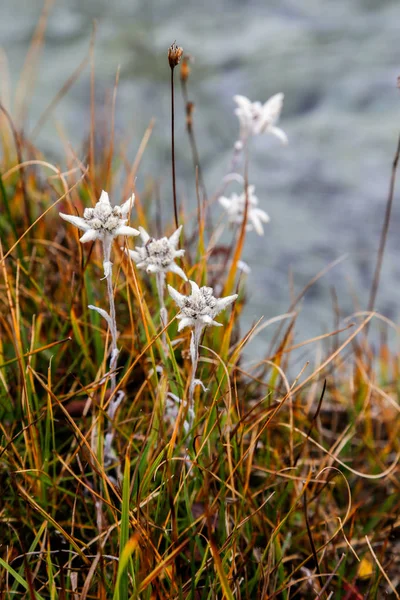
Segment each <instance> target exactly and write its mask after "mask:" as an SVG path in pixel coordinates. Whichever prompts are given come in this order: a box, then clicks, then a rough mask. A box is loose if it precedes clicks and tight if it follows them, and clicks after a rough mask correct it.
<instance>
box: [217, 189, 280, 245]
mask: <svg viewBox="0 0 400 600" xmlns="http://www.w3.org/2000/svg"><path fill="white" fill-rule="evenodd" d="M254 190H255V187H254V185H249V186H248V188H247V193H248V197H249V198H248V205H247V225H246V229H247V230H248V231H252V230H253V229H254V230H255V231H256V232H257V233H258V235H263V234H264V227H263V223H268V222H269V220H270V218H269V216H268V215H267V213H266V212H264V211H263V210H261V208H257V206H258V198H257V196H256V195H255V194H254ZM218 201H219V203H220V204H221V206H223V207H224V209H225V210H226V212H227V213H228V219H229V222H230V223H237V224H239V225H240V224H241V223H243V218H244V211H245V208H246V194H245V193H244V192H243V194H240V195H238V194H235V193H234V194H231V196H230V198H226V197H225V196H220V198H218Z"/></svg>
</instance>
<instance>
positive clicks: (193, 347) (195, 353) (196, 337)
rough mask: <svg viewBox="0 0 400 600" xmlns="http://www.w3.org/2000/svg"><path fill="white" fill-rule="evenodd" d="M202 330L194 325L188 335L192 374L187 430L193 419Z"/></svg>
mask: <svg viewBox="0 0 400 600" xmlns="http://www.w3.org/2000/svg"><path fill="white" fill-rule="evenodd" d="M202 332H203V326H202V325H196V326H195V328H194V329H193V330H192V335H191V337H190V358H191V361H192V374H191V377H190V384H189V408H188V417H187V420H188V423H189V430H190V429H192V427H193V421H194V390H195V387H196V385H197V383H198V380H197V379H196V372H197V365H198V363H199V345H200V339H201V334H202Z"/></svg>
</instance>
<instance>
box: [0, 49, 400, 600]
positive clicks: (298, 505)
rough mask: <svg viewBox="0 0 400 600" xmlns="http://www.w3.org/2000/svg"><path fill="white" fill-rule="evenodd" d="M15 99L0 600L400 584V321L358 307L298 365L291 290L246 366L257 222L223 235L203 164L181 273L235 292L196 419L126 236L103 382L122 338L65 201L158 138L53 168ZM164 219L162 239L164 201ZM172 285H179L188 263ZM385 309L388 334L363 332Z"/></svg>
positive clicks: (127, 172)
mask: <svg viewBox="0 0 400 600" xmlns="http://www.w3.org/2000/svg"><path fill="white" fill-rule="evenodd" d="M39 41H40V40H39ZM35 43H36V44H37V43H38V40H36V42H35ZM166 68H168V67H166ZM185 91H186V92H187V90H185ZM94 110H95V107H94V106H93V111H94ZM11 112H12V111H11V109H10V110H7V109H6V107H5V106H3V105H2V106H1V115H0V124H1V136H2V146H3V151H2V159H1V178H0V209H1V212H0V231H1V256H0V278H1V279H0V333H1V337H0V489H1V500H0V549H1V551H0V557H1V558H0V598H4V599H5V598H7V599H8V598H16V597H17V598H19V597H21V598H32V599H33V598H36V599H38V600H40V599H41V598H60V599H64V598H68V599H69V598H71V599H73V600H77V599H78V598H79V599H82V600H83V599H85V598H115V599H120V600H124V599H125V598H140V599H143V600H145V599H151V598H154V599H155V598H160V599H164V598H165V599H167V598H176V599H180V598H182V599H183V598H185V599H186V598H187V599H189V598H193V599H196V600H197V599H198V600H200V599H204V600H206V599H217V598H227V599H232V598H235V599H242V600H244V599H246V600H247V599H248V600H253V599H256V598H260V599H267V598H268V599H272V598H282V599H285V600H288V599H294V598H298V599H300V598H313V599H317V598H320V599H326V598H332V599H333V598H334V599H343V598H346V599H348V600H361V599H363V598H365V599H367V598H368V599H380V598H383V597H387V596H391V597H397V598H398V597H399V592H398V591H396V587H397V589H399V585H400V576H399V573H400V545H399V531H400V529H399V526H400V521H399V511H400V495H399V487H400V484H399V467H398V461H399V457H400V455H399V452H400V448H399V429H400V420H399V384H398V381H399V359H398V356H397V355H396V354H394V353H393V352H392V351H389V349H388V346H387V345H386V343H385V339H386V334H385V332H386V331H388V330H394V331H395V333H396V335H397V331H398V329H397V327H396V326H395V325H394V324H391V323H390V322H388V321H387V320H384V319H383V318H381V317H379V316H376V315H373V314H372V313H371V312H364V313H359V314H357V315H355V316H354V317H353V318H352V319H351V323H346V324H345V325H343V324H342V329H343V328H344V331H341V332H340V333H327V335H326V336H325V338H324V339H322V340H311V341H307V340H304V342H308V345H307V346H306V348H307V350H308V353H307V356H308V357H309V360H308V361H307V362H306V361H303V363H302V362H301V356H300V357H299V352H298V345H296V346H295V345H294V341H293V337H294V331H295V325H296V310H297V308H298V307H297V304H296V303H295V302H294V303H293V304H292V306H291V307H290V310H289V314H287V315H286V316H285V317H282V318H281V319H280V320H279V321H278V322H276V323H270V324H269V326H270V327H272V328H274V329H273V331H274V336H272V337H273V341H272V343H271V344H270V347H269V348H266V349H265V355H264V356H260V357H259V360H258V361H257V363H253V364H252V365H251V366H248V364H246V363H245V361H243V359H242V351H243V348H244V347H245V345H246V343H247V342H248V340H249V338H251V336H253V335H255V334H256V333H257V329H258V328H259V327H260V326H262V322H261V324H256V325H255V326H254V328H253V329H252V330H251V331H249V332H240V327H239V316H240V312H241V310H242V307H243V304H244V302H245V289H246V285H245V276H244V275H243V273H242V272H241V271H240V269H239V268H238V267H239V264H240V263H239V260H240V257H241V251H242V247H243V244H244V242H245V228H244V226H242V227H238V229H237V231H236V235H235V237H234V241H233V242H232V245H231V246H230V247H228V246H221V245H218V244H216V245H215V244H213V242H212V235H211V234H212V231H210V230H209V229H207V218H206V215H205V206H206V204H207V203H206V202H205V201H204V200H205V198H204V197H203V188H202V174H201V173H197V180H198V185H197V188H198V189H197V192H198V195H199V197H200V198H199V211H198V213H197V214H195V215H194V216H193V215H184V214H182V213H179V215H178V220H179V223H182V224H184V237H183V239H182V247H184V248H185V249H186V254H185V258H184V260H183V263H182V266H183V267H184V269H185V271H186V272H187V273H188V276H189V278H190V279H192V280H195V281H196V282H197V283H198V284H203V285H204V284H207V285H210V286H213V287H215V288H219V290H220V295H224V296H225V295H229V294H234V293H239V298H238V300H237V302H236V303H235V304H234V306H233V307H230V308H229V309H228V310H227V311H225V312H224V313H221V315H219V317H218V320H219V321H220V322H222V323H223V327H220V328H217V327H212V328H211V327H210V328H207V330H206V332H205V335H204V337H203V339H202V346H201V349H200V363H199V369H198V376H199V377H200V378H201V380H202V381H203V382H204V383H205V384H206V386H207V388H208V391H206V392H204V391H203V390H202V389H201V387H197V388H196V393H195V420H194V426H193V430H192V431H191V432H189V433H187V432H185V429H184V422H185V418H186V414H185V413H186V410H187V407H186V406H185V404H183V403H182V404H181V406H180V410H179V413H178V414H177V415H173V417H172V418H170V419H168V418H167V416H166V415H168V411H167V410H166V409H167V403H168V392H172V393H173V394H175V395H176V396H179V397H180V398H187V395H188V391H189V390H188V386H189V381H190V373H191V362H190V356H189V352H188V351H189V338H190V331H189V330H186V329H184V330H183V331H182V332H181V333H179V334H177V324H178V323H177V321H176V320H175V318H174V317H175V316H176V313H177V307H176V305H175V304H174V302H173V301H172V300H171V298H167V299H166V304H167V310H168V314H169V319H170V322H169V324H168V326H167V327H166V330H165V334H166V341H165V342H164V341H163V335H162V331H161V327H160V320H159V319H160V315H159V313H160V306H159V303H158V299H157V290H156V284H155V280H154V278H152V277H150V276H149V275H147V274H143V272H141V271H138V270H137V269H136V268H135V267H134V266H133V265H132V263H131V262H130V261H129V260H127V258H126V257H125V256H124V255H123V252H122V251H120V249H119V245H118V244H117V243H115V244H114V247H113V257H114V258H113V260H114V269H113V282H114V296H115V303H116V312H117V324H118V330H119V338H118V346H119V348H120V350H121V353H120V356H119V360H118V372H117V389H116V390H115V391H114V392H112V393H111V394H110V377H109V375H108V356H107V352H106V351H105V349H106V348H108V347H109V343H110V339H109V338H110V334H109V332H108V331H107V328H106V323H105V321H104V320H103V319H101V317H100V315H99V314H98V313H96V312H94V311H91V310H89V309H88V305H89V304H92V305H96V306H100V307H104V308H105V309H107V296H106V285H105V282H104V281H102V280H101V277H102V276H103V270H102V257H101V247H100V244H99V242H94V243H90V244H85V245H82V244H80V243H79V241H78V232H77V230H76V229H74V228H73V227H72V226H71V225H69V224H67V223H65V222H63V221H61V219H60V218H59V216H58V212H59V211H61V212H63V213H69V214H73V215H74V214H79V215H82V213H83V210H84V208H86V207H88V206H94V204H95V203H96V202H97V200H98V198H99V195H100V192H101V190H102V189H103V188H104V189H107V190H108V191H109V192H110V194H111V196H112V195H113V194H112V192H113V190H114V189H116V182H117V181H121V179H122V180H123V186H122V188H123V193H122V196H121V198H120V199H118V202H117V203H119V201H120V200H125V199H126V198H127V197H128V195H129V193H131V191H132V189H133V182H134V180H135V177H136V172H137V166H138V164H139V162H140V157H141V153H142V152H143V151H144V146H145V141H146V140H144V142H143V144H142V145H141V148H140V151H139V154H138V156H137V157H136V159H135V161H134V163H133V166H132V165H130V164H128V163H127V160H126V158H125V156H124V153H123V150H122V149H119V148H115V147H114V143H113V141H112V139H111V138H108V140H106V141H105V142H104V144H103V146H100V150H99V147H98V146H97V144H96V145H95V144H94V143H93V140H94V131H93V130H92V136H91V139H90V140H89V143H88V153H87V156H85V158H84V160H83V161H82V162H80V161H79V160H78V158H77V156H75V155H74V153H73V152H70V151H69V152H68V154H67V156H66V164H67V168H66V169H65V170H64V172H61V171H60V169H59V168H58V167H57V166H54V165H52V164H50V163H48V162H47V161H46V157H43V156H42V155H41V154H40V152H39V151H38V150H37V149H36V148H35V146H34V145H33V144H32V143H31V142H30V140H29V139H26V137H24V135H23V132H22V129H21V127H20V124H19V120H18V114H16V115H12V114H11ZM188 114H190V110H189V111H188ZM179 118H181V116H179ZM188 133H189V135H190V136H191V137H190V139H191V143H192V149H193V152H194V160H195V162H197V157H196V147H195V139H194V138H193V132H192V130H191V129H190V127H189V131H188ZM193 181H194V182H195V181H196V174H195V173H194V174H193ZM139 188H140V186H139ZM195 188H196V185H195V183H194V184H193V189H194V190H195ZM134 191H135V194H136V203H135V208H134V210H133V212H132V217H131V224H132V226H134V227H137V226H138V225H139V224H140V225H142V226H143V227H145V228H146V229H147V230H148V231H150V232H152V233H153V234H154V235H155V234H156V223H155V221H154V219H152V218H151V214H154V212H153V211H152V208H151V206H152V202H155V201H156V200H155V199H156V196H157V194H156V193H153V192H152V190H148V191H146V192H145V194H144V195H143V196H142V195H141V193H140V189H134ZM116 201H117V199H116V198H114V202H116ZM166 212H168V214H170V215H171V224H170V226H169V227H168V228H167V230H166V231H165V232H163V233H164V234H171V233H172V231H173V230H174V224H173V214H174V212H173V204H172V201H171V202H170V203H169V206H168V208H167V209H166ZM271 226H273V225H271ZM185 231H187V232H192V231H193V234H191V235H190V237H188V233H186V237H185ZM120 241H121V242H123V238H121V240H120ZM246 243H251V237H250V235H249V236H248V237H247V241H246ZM129 244H130V247H133V244H132V242H129ZM167 281H168V283H170V284H171V285H173V287H175V288H176V289H179V290H180V291H181V292H182V293H189V289H188V288H189V286H188V285H187V284H184V283H183V282H182V280H180V279H179V278H178V277H177V276H176V275H173V274H168V276H167ZM367 295H368V291H367ZM299 299H300V298H299ZM338 321H339V317H338ZM375 322H377V323H379V324H380V328H381V331H382V342H381V344H380V346H379V347H378V348H377V347H376V346H375V347H374V348H373V347H372V346H371V345H370V344H369V342H368V328H369V326H370V325H371V327H372V326H373V324H374V323H375ZM349 325H351V326H349ZM338 329H339V323H338ZM301 347H302V346H301ZM105 374H106V376H105ZM119 391H123V392H124V393H125V397H124V400H123V402H122V404H121V406H120V408H119V409H118V411H117V414H116V415H115V417H114V418H113V419H112V423H111V424H110V423H109V412H108V411H107V409H108V407H109V405H110V402H111V401H112V400H113V397H115V395H116V394H117V393H118V392H119ZM109 427H112V429H113V431H114V433H115V444H114V449H115V457H114V459H113V460H112V461H111V462H110V461H105V460H104V434H105V432H106V431H107V428H109Z"/></svg>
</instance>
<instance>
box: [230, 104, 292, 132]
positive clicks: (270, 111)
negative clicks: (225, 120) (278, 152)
mask: <svg viewBox="0 0 400 600" xmlns="http://www.w3.org/2000/svg"><path fill="white" fill-rule="evenodd" d="M233 99H234V101H235V102H236V104H237V105H238V107H237V108H236V109H235V114H236V115H237V116H238V118H239V121H240V128H241V137H242V138H244V139H246V138H248V137H249V136H251V135H259V134H260V133H272V134H273V135H275V136H276V137H277V138H279V139H280V140H281V142H282V143H284V144H287V142H288V139H287V135H286V133H285V132H284V131H282V129H279V127H275V125H276V123H277V121H278V119H279V116H280V114H281V110H282V104H283V94H282V93H281V94H275V96H272V97H271V98H270V99H269V100H267V101H266V103H265V104H261V102H251V100H249V99H248V98H246V97H245V96H234V97H233Z"/></svg>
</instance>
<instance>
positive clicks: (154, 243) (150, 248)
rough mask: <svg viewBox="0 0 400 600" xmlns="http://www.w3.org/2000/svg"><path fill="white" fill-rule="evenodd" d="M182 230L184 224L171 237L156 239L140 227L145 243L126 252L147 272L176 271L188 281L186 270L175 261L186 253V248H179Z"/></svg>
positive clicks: (139, 267)
mask: <svg viewBox="0 0 400 600" xmlns="http://www.w3.org/2000/svg"><path fill="white" fill-rule="evenodd" d="M181 231H182V225H181V226H180V227H178V229H177V230H176V231H174V233H173V234H172V235H171V236H170V237H169V238H167V237H163V238H160V239H158V240H156V239H154V238H152V237H150V235H149V234H148V233H147V231H145V230H144V229H143V227H139V232H140V237H141V238H142V241H143V244H144V245H143V246H141V247H137V246H136V247H135V250H126V252H127V254H129V256H130V257H131V258H132V259H133V260H134V261H135V263H136V266H137V267H138V269H144V270H145V271H147V273H168V272H171V273H176V274H177V275H179V277H182V279H184V280H185V281H187V277H186V275H185V273H184V271H183V270H182V269H181V268H180V267H178V265H177V264H176V263H175V259H176V258H180V257H181V256H183V255H184V254H185V251H184V250H178V249H177V248H178V244H179V237H180V235H181Z"/></svg>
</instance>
